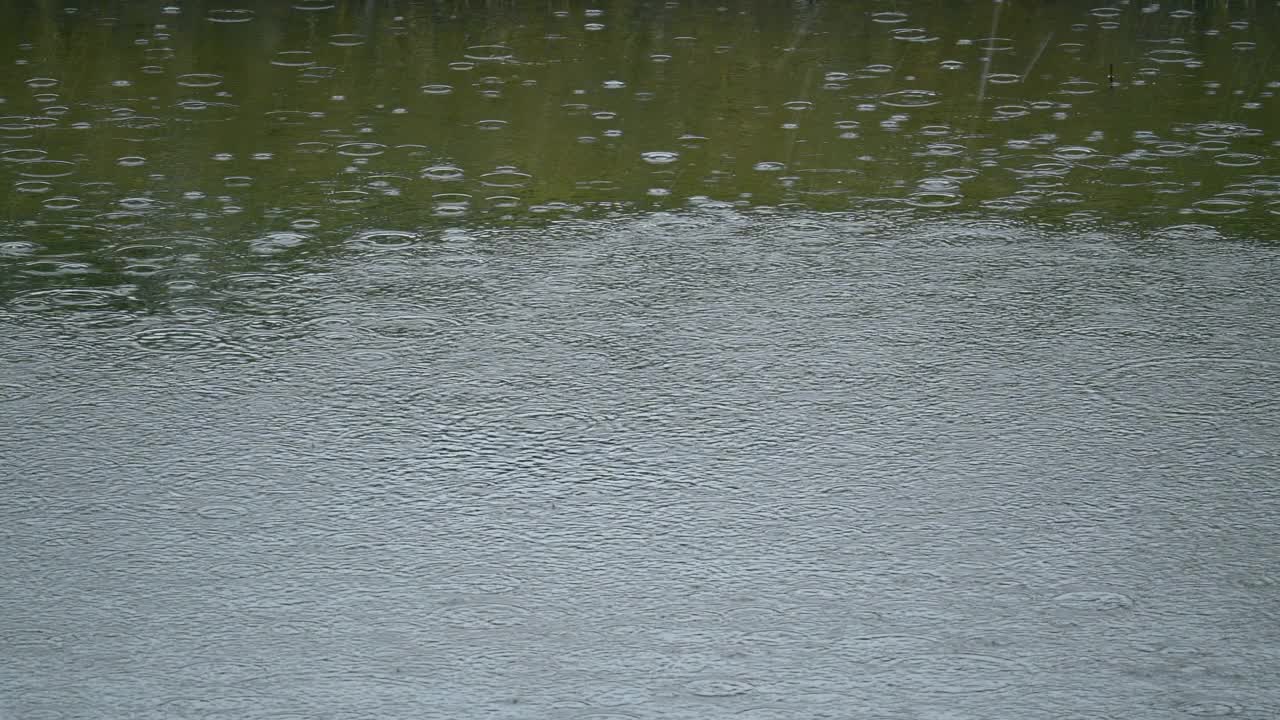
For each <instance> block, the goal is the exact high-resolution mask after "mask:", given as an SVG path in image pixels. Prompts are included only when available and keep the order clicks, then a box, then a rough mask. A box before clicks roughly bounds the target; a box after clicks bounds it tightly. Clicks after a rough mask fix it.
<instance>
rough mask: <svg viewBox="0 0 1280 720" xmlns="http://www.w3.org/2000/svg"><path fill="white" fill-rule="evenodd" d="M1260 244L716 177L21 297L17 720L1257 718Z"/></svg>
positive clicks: (13, 543)
mask: <svg viewBox="0 0 1280 720" xmlns="http://www.w3.org/2000/svg"><path fill="white" fill-rule="evenodd" d="M1278 270H1280V267H1278V264H1277V255H1276V253H1275V252H1274V250H1273V249H1271V248H1269V247H1258V246H1256V245H1250V244H1245V243H1240V242H1232V241H1230V240H1228V239H1225V238H1223V237H1221V236H1218V235H1217V234H1216V233H1215V232H1214V231H1212V230H1211V229H1209V228H1206V227H1203V226H1196V225H1182V226H1174V227H1170V228H1168V229H1167V230H1165V231H1163V232H1159V233H1147V234H1127V233H1125V232H1124V231H1123V230H1122V229H1121V230H1118V231H1114V232H1107V233H1101V232H1096V231H1081V232H1068V231H1058V230H1045V229H1041V228H1037V227H1034V226H1020V225H1017V224H1013V223H999V222H992V221H981V220H974V219H966V220H964V221H963V222H956V223H954V224H948V223H945V222H938V223H935V224H932V225H927V226H919V225H916V226H913V227H903V226H901V225H898V224H895V222H894V221H893V220H892V218H889V217H885V218H879V219H867V218H863V217H857V216H854V215H847V216H840V215H822V216H818V215H807V214H804V213H782V212H779V213H772V212H761V213H745V212H742V211H739V210H736V209H734V208H732V207H729V206H724V205H717V204H714V203H708V204H704V205H703V206H701V207H697V208H692V209H690V210H689V211H688V212H686V213H682V214H671V215H652V216H644V217H640V218H633V219H621V220H615V221H595V222H586V221H580V222H579V221H575V222H574V223H569V224H564V225H559V226H553V227H550V228H548V229H547V230H546V232H544V233H543V234H541V235H539V236H537V237H536V238H531V237H529V236H528V234H527V233H526V232H524V231H507V230H490V231H466V230H459V231H456V232H453V233H450V234H448V235H447V237H445V238H444V239H443V241H442V242H440V243H438V244H435V245H426V246H423V245H416V246H415V245H406V246H403V247H393V248H360V249H358V250H354V251H352V252H351V253H350V254H345V255H343V256H341V257H337V258H334V259H333V260H332V261H331V262H330V263H329V264H328V265H327V266H326V267H325V268H323V270H322V271H318V272H311V273H307V274H298V275H289V274H284V273H280V274H266V273H255V274H244V275H236V276H231V277H229V278H227V279H226V281H225V282H224V283H222V285H221V286H220V287H219V288H218V289H217V291H216V292H215V293H214V294H213V295H212V296H210V297H201V298H199V302H192V303H191V306H190V309H189V310H184V309H182V308H176V309H175V310H174V312H173V315H172V316H167V315H165V316H151V317H146V316H136V315H129V314H126V313H113V312H110V311H105V310H104V311H101V312H96V313H81V314H78V315H75V316H73V317H74V318H75V321H74V322H71V321H69V320H68V319H67V318H66V317H65V316H62V315H54V316H52V317H50V316H47V315H41V314H39V313H30V314H26V315H16V314H10V315H8V316H7V320H8V321H9V323H10V329H9V331H8V335H7V338H6V340H5V343H4V345H3V348H4V353H3V355H4V361H5V363H6V365H5V367H7V368H8V371H7V378H8V381H7V383H8V384H6V386H5V395H4V403H3V405H0V410H2V412H3V418H4V421H5V427H6V428H7V430H6V433H5V437H4V439H3V442H4V447H5V448H6V450H7V452H6V453H5V458H6V459H5V461H4V465H3V468H4V475H3V480H4V483H5V495H4V502H3V504H2V505H0V513H2V516H3V523H2V524H0V539H2V542H3V543H4V546H5V548H6V552H5V554H4V557H3V559H2V560H0V573H2V574H3V577H5V578H7V579H8V580H7V581H6V582H5V583H4V585H3V586H0V607H3V608H4V611H3V615H0V638H3V643H4V660H3V664H2V665H0V668H2V674H0V688H3V689H2V690H0V698H3V705H2V706H0V707H3V708H4V715H3V716H4V717H5V718H14V719H15V720H27V719H28V718H51V717H57V718H62V717H68V718H71V717H75V718H79V717H138V718H179V717H182V718H185V717H191V718H232V717H236V718H285V717H290V718H292V717H298V718H302V717H308V718H309V717H319V718H330V717H332V718H365V717H368V718H374V717H377V718H411V717H412V718H421V717H431V718H435V717H440V718H444V717H512V718H515V717H571V718H582V717H610V718H633V717H689V718H720V717H734V718H791V717H947V718H968V717H1010V718H1012V717H1019V718H1024V717H1035V718H1040V717H1044V718H1048V717H1139V718H1158V717H1159V718H1166V717H1177V716H1183V715H1219V714H1229V715H1237V716H1241V717H1249V718H1262V717H1268V718H1273V717H1276V716H1277V709H1280V691H1277V689H1276V688H1277V687H1280V664H1278V663H1277V660H1280V658H1278V656H1280V625H1278V624H1277V622H1276V621H1277V619H1280V618H1278V614H1277V611H1278V610H1280V602H1278V601H1277V593H1278V592H1280V573H1278V572H1277V569H1276V568H1277V567H1278V566H1277V564H1276V560H1277V552H1276V539H1277V538H1276V535H1277V530H1276V526H1275V519H1276V517H1277V510H1278V509H1280V507H1278V504H1280V495H1278V494H1277V490H1276V470H1277V467H1280V464H1278V463H1277V458H1276V455H1275V451H1276V448H1277V447H1278V444H1277V440H1280V415H1277V413H1276V405H1277V403H1278V402H1280V374H1277V364H1276V355H1275V352H1274V351H1275V348H1276V342H1277V335H1278V332H1280V312H1278V311H1280V283H1277V282H1276V281H1277V279H1278V278H1280V272H1278ZM211 307H221V308H222V310H220V311H215V310H212V309H209V308H211ZM231 308H234V309H235V312H231V310H230V309H231ZM281 318H288V321H287V322H286V321H283V320H281Z"/></svg>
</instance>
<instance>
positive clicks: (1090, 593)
mask: <svg viewBox="0 0 1280 720" xmlns="http://www.w3.org/2000/svg"><path fill="white" fill-rule="evenodd" d="M1053 604H1054V605H1057V606H1058V607H1061V608H1064V609H1067V610H1076V611H1087V612H1111V611H1115V610H1132V609H1133V604H1134V603H1133V598H1131V597H1129V596H1128V595H1125V594H1123V593H1118V592H1112V591H1109V590H1075V591H1072V592H1065V593H1062V594H1060V595H1057V596H1055V597H1054V598H1053Z"/></svg>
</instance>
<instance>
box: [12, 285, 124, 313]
mask: <svg viewBox="0 0 1280 720" xmlns="http://www.w3.org/2000/svg"><path fill="white" fill-rule="evenodd" d="M127 300H128V298H127V297H126V296H122V295H121V293H119V292H113V291H110V290H103V289H100V288H48V289H44V290H29V291H27V292H23V293H18V294H17V295H16V296H14V297H13V299H12V300H10V301H9V303H8V304H9V306H10V307H12V308H13V309H15V310H19V311H23V312H42V311H48V310H63V309H68V308H71V309H79V310H96V309H109V308H116V307H119V306H120V305H121V303H122V302H124V301H127Z"/></svg>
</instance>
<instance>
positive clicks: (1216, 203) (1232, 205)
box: [1191, 198, 1249, 215]
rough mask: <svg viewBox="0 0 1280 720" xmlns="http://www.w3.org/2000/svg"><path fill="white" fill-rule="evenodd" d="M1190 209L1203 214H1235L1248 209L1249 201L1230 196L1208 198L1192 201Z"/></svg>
mask: <svg viewBox="0 0 1280 720" xmlns="http://www.w3.org/2000/svg"><path fill="white" fill-rule="evenodd" d="M1191 209H1192V210H1194V211H1195V212H1198V213H1201V214H1203V215H1235V214H1236V213H1242V212H1244V211H1246V210H1248V209H1249V203H1247V202H1245V201H1243V200H1234V199H1232V198H1209V199H1208V200H1200V201H1199V202H1195V203H1192V205H1191Z"/></svg>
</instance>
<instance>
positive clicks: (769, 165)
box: [752, 160, 787, 172]
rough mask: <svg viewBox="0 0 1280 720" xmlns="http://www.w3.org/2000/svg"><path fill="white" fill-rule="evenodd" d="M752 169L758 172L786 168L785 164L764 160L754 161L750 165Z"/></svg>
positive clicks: (777, 170)
mask: <svg viewBox="0 0 1280 720" xmlns="http://www.w3.org/2000/svg"><path fill="white" fill-rule="evenodd" d="M752 169H753V170H756V171H758V172H782V171H783V170H786V169H787V166H786V165H785V164H784V163H780V162H774V161H772V160H766V161H764V162H758V163H756V164H755V165H753V166H752Z"/></svg>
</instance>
